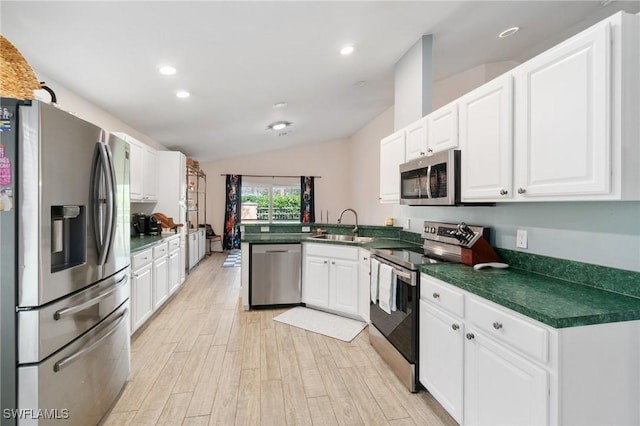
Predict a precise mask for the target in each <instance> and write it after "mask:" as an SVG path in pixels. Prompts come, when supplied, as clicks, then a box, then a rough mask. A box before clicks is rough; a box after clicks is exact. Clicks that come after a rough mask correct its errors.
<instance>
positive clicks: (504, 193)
mask: <svg viewBox="0 0 640 426" xmlns="http://www.w3.org/2000/svg"><path fill="white" fill-rule="evenodd" d="M508 193H509V191H507V190H506V189H501V190H500V195H507V194H508Z"/></svg>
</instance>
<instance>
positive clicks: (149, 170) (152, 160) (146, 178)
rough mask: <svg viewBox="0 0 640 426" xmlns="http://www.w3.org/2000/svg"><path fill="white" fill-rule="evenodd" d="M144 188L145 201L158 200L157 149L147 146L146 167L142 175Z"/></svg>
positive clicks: (145, 150)
mask: <svg viewBox="0 0 640 426" xmlns="http://www.w3.org/2000/svg"><path fill="white" fill-rule="evenodd" d="M142 188H143V191H144V193H143V194H142V199H143V200H144V201H155V200H157V199H158V154H157V152H156V150H155V149H153V148H151V147H148V146H146V145H145V147H144V167H143V175H142Z"/></svg>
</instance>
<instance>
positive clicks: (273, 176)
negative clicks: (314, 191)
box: [220, 173, 322, 179]
mask: <svg viewBox="0 0 640 426" xmlns="http://www.w3.org/2000/svg"><path fill="white" fill-rule="evenodd" d="M230 174H232V173H220V176H226V175H230ZM238 174H239V175H241V176H248V177H266V178H268V177H270V178H299V177H300V176H301V175H297V176H291V175H244V174H241V173H238ZM311 177H312V178H318V179H322V176H311Z"/></svg>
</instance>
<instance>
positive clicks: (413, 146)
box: [404, 117, 427, 161]
mask: <svg viewBox="0 0 640 426" xmlns="http://www.w3.org/2000/svg"><path fill="white" fill-rule="evenodd" d="M404 130H405V132H406V133H405V137H406V144H405V161H410V160H413V159H414V158H418V157H424V156H425V155H427V117H423V118H421V119H420V120H418V121H416V122H415V123H412V124H410V125H408V126H407V127H405V128H404Z"/></svg>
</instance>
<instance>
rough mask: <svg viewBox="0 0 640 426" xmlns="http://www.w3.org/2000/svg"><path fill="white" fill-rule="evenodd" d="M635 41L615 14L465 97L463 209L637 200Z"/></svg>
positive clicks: (632, 27)
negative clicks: (481, 204)
mask: <svg viewBox="0 0 640 426" xmlns="http://www.w3.org/2000/svg"><path fill="white" fill-rule="evenodd" d="M639 34H640V16H637V15H630V14H626V13H623V12H620V13H617V14H615V15H613V16H612V17H610V18H608V19H606V20H604V21H602V22H600V23H598V24H596V25H594V26H592V27H590V28H589V29H587V30H585V31H583V32H582V33H579V34H578V35H576V36H574V37H572V38H570V39H568V40H567V41H565V42H563V43H561V44H559V45H557V46H555V47H553V48H552V49H549V50H548V51H546V52H544V53H542V54H540V55H538V56H536V57H535V58H533V59H531V60H529V61H527V62H525V63H524V64H522V65H520V66H518V67H517V68H515V69H514V70H512V71H511V72H509V73H508V74H506V75H503V76H501V77H499V78H497V79H495V80H492V81H490V82H488V83H487V84H485V85H483V86H481V87H479V88H478V89H476V90H474V91H473V92H471V93H469V94H467V95H465V96H463V97H462V98H461V99H459V100H458V104H459V108H460V126H459V132H460V149H461V151H462V156H461V157H462V167H461V168H462V175H461V199H462V201H466V202H473V201H479V202H491V201H498V202H499V201H590V200H593V201H596V200H639V199H640V172H639V171H638V170H639V168H638V166H637V165H638V164H639V163H640V144H639V143H638V140H640V126H638V117H640V78H638V75H640V55H639V54H638V52H639V51H640V36H639ZM512 78H513V82H512V81H511V79H512ZM512 86H513V87H512ZM512 93H513V94H512ZM428 130H429V137H431V136H432V134H433V129H432V127H431V124H430V123H428Z"/></svg>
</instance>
